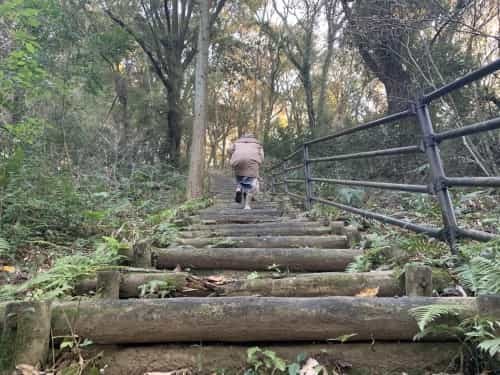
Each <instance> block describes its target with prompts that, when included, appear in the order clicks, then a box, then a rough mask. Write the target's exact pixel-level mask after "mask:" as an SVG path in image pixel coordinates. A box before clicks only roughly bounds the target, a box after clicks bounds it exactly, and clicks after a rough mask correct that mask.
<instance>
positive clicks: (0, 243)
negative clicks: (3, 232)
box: [0, 237, 12, 259]
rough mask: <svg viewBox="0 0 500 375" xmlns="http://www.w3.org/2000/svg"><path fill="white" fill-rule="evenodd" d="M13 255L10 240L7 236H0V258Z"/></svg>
mask: <svg viewBox="0 0 500 375" xmlns="http://www.w3.org/2000/svg"><path fill="white" fill-rule="evenodd" d="M11 256H12V255H11V254H10V244H9V242H8V241H7V240H6V239H5V238H2V237H0V259H8V258H11Z"/></svg>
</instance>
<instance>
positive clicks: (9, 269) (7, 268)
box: [0, 266, 16, 273]
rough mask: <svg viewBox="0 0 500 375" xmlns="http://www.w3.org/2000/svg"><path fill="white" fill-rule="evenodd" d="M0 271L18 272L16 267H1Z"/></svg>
mask: <svg viewBox="0 0 500 375" xmlns="http://www.w3.org/2000/svg"><path fill="white" fill-rule="evenodd" d="M0 271H3V272H8V273H14V272H16V267H14V266H2V267H0Z"/></svg>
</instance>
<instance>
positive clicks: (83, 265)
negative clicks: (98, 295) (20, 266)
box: [0, 237, 125, 300]
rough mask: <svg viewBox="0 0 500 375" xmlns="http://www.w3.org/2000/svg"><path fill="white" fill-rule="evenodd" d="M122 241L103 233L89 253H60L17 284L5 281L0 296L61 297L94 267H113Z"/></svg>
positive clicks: (88, 274)
mask: <svg viewBox="0 0 500 375" xmlns="http://www.w3.org/2000/svg"><path fill="white" fill-rule="evenodd" d="M124 246H125V244H123V243H121V242H119V241H117V240H116V239H115V238H112V237H104V238H103V241H102V242H100V243H99V244H98V245H97V247H96V250H95V252H94V253H93V254H92V256H88V254H75V255H70V256H65V257H61V258H59V259H57V260H56V262H55V263H54V265H53V266H52V268H51V269H50V270H48V271H47V272H43V273H39V274H38V275H36V276H35V277H34V278H33V279H31V280H29V281H27V282H26V283H24V284H20V285H15V286H11V285H5V286H3V287H2V288H0V300H9V299H13V298H16V297H17V296H20V295H23V296H28V297H31V298H34V299H41V298H44V299H51V298H61V297H64V296H65V295H68V294H70V293H71V292H72V291H73V288H74V286H75V284H76V282H77V281H79V280H81V279H83V278H86V277H90V276H93V275H95V274H96V272H97V271H99V270H101V269H105V268H109V267H114V266H115V265H116V264H118V262H119V261H120V259H121V256H120V255H119V252H120V251H119V250H120V249H121V248H123V247H124Z"/></svg>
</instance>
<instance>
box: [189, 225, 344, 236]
mask: <svg viewBox="0 0 500 375" xmlns="http://www.w3.org/2000/svg"><path fill="white" fill-rule="evenodd" d="M331 233H332V228H330V227H324V226H318V225H317V224H316V226H301V227H298V226H286V225H283V226H281V227H274V228H273V227H267V228H265V227H261V228H251V227H248V228H247V227H244V228H237V229H236V228H234V229H210V230H194V231H182V232H179V236H180V237H181V238H210V237H223V236H232V237H238V236H291V235H296V236H297V235H309V236H323V235H328V234H331ZM338 234H340V233H338Z"/></svg>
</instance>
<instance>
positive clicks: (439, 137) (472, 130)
mask: <svg viewBox="0 0 500 375" xmlns="http://www.w3.org/2000/svg"><path fill="white" fill-rule="evenodd" d="M495 129H500V117H497V118H494V119H491V120H487V121H483V122H478V123H477V124H473V125H468V126H464V127H461V128H458V129H451V130H447V131H444V132H441V133H437V134H435V135H434V139H435V140H436V141H438V142H441V141H444V140H445V139H451V138H458V137H463V136H466V135H472V134H476V133H481V132H485V131H490V130H495Z"/></svg>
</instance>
